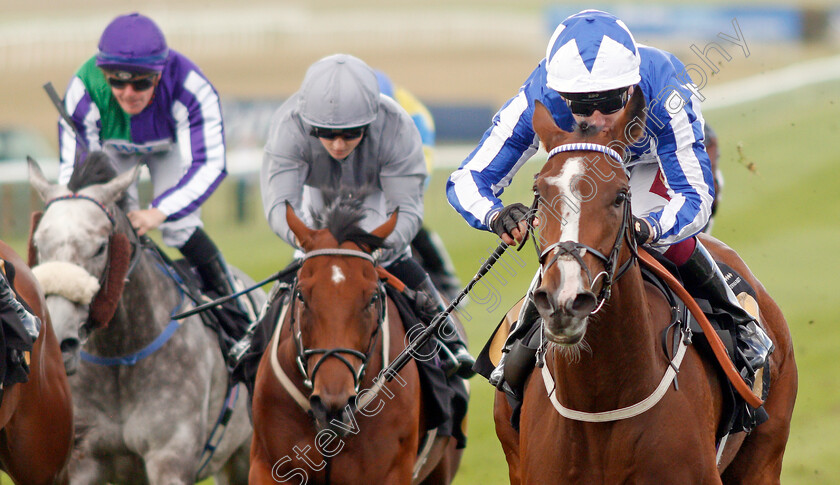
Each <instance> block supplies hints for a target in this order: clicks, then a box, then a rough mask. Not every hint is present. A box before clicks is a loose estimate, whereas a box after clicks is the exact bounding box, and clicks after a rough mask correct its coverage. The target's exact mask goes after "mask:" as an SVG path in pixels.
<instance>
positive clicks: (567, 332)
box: [543, 317, 589, 347]
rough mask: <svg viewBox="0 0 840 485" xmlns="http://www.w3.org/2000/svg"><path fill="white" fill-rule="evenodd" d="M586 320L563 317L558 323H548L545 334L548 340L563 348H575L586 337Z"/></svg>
mask: <svg viewBox="0 0 840 485" xmlns="http://www.w3.org/2000/svg"><path fill="white" fill-rule="evenodd" d="M588 320H589V319H588V317H586V318H575V317H561V318H560V319H558V320H556V321H550V322H546V324H545V331H544V332H543V333H544V335H545V338H546V340H548V341H549V342H551V343H554V344H557V345H560V346H562V347H574V346H575V345H577V344H579V343H580V342H581V341H582V340H583V337H584V335H586V324H587V322H588Z"/></svg>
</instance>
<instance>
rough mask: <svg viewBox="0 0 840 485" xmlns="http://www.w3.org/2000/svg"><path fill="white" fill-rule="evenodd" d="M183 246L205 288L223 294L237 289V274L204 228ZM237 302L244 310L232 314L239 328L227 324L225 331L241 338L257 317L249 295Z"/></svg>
mask: <svg viewBox="0 0 840 485" xmlns="http://www.w3.org/2000/svg"><path fill="white" fill-rule="evenodd" d="M180 250H181V253H182V254H183V255H184V257H185V258H186V259H187V261H189V263H190V265H191V266H192V267H193V268H195V270H196V272H197V273H198V276H199V277H200V278H201V283H202V285H203V289H204V290H205V291H213V292H215V293H216V294H218V295H219V296H220V297H223V296H228V295H232V294H233V293H235V292H236V290H235V288H236V286H235V284H234V279H233V275H232V274H231V272H230V269H229V268H228V265H227V263H226V262H225V259H224V258H223V257H222V253H221V252H220V251H219V248H217V247H216V244H215V243H213V241H212V240H211V239H210V237H209V236H208V235H207V233H206V232H204V230H203V229H201V228H198V229H196V230H195V232H194V233H193V235H192V236H190V239H189V240H188V241H187V243H186V244H184V246H183V247H181V249H180ZM233 302H234V306H235V308H236V312H237V313H240V315H232V316H233V320H235V323H236V327H237V328H226V329H225V331H226V332H227V333H228V336H229V337H231V338H232V339H234V340H239V339H241V338H242V336H243V335H244V334H245V333H246V332H247V327H249V326H250V324H251V322H253V321H254V320H255V319H256V315H254V312H253V311H252V310H251V305H250V301H247V297H245V296H240V297H238V298H235V299H234V300H233Z"/></svg>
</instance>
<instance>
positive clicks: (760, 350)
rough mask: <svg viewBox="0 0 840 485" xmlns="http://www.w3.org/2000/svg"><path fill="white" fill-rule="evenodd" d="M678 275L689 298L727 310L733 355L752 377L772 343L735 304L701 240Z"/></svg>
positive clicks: (747, 313)
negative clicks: (734, 335)
mask: <svg viewBox="0 0 840 485" xmlns="http://www.w3.org/2000/svg"><path fill="white" fill-rule="evenodd" d="M679 272H680V276H681V277H682V279H683V282H684V283H685V286H686V289H687V290H688V291H689V293H691V295H692V296H695V297H698V298H705V299H706V300H708V301H709V303H711V305H712V306H714V307H718V308H720V309H722V310H726V312H728V313H729V314H730V315H731V316H732V320H733V322H734V325H735V328H734V330H736V331H737V334H738V340H739V345H738V346H737V348H736V350H735V351H736V353H741V357H742V358H743V359H744V362H745V363H746V364H747V365H748V366H749V367H750V369H749V371H750V372H751V374H753V373H754V372H755V371H757V370H758V369H760V368H761V367H762V366H763V365H764V364H765V362H767V358H768V356H769V355H770V354H771V353H772V352H773V350H774V345H773V341H772V340H770V337H769V336H768V335H767V333H766V332H765V331H764V329H763V328H761V325H760V324H759V323H758V320H757V319H756V318H755V317H754V316H752V315H750V313H749V312H748V311H747V310H746V309H744V307H742V306H741V304H740V302H738V298H737V297H736V296H735V293H734V292H733V291H732V288H730V287H729V285H728V284H727V283H726V278H725V277H724V276H723V272H722V271H721V270H720V268H719V267H718V265H717V263H716V262H715V260H714V259H713V258H712V256H711V254H709V252H708V251H707V250H706V248H704V247H703V245H702V244H701V243H700V241H697V245H696V247H695V249H694V252H693V253H692V254H691V256H690V257H689V258H688V261H686V262H685V263H684V264H683V265H682V266H680V267H679Z"/></svg>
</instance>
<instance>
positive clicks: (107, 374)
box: [29, 160, 265, 484]
mask: <svg viewBox="0 0 840 485" xmlns="http://www.w3.org/2000/svg"><path fill="white" fill-rule="evenodd" d="M29 172H30V177H29V178H30V183H31V185H32V187H33V188H34V189H35V190H36V192H37V193H38V194H40V196H41V198H43V199H44V201H45V202H46V203H47V206H46V208H45V210H44V213H43V216H42V217H41V219H40V221H39V222H38V223H37V229H34V233H33V236H32V249H31V250H30V251H34V253H33V254H34V255H36V258H37V261H38V263H39V264H38V266H36V268H38V270H37V271H35V273H36V275H37V276H38V278H39V281H40V282H41V285H42V286H43V287H44V289H45V293H46V294H47V305H48V307H49V310H50V313H51V314H52V316H53V323H54V325H55V330H56V334H57V336H58V339H59V341H60V342H61V348H62V351H63V352H64V353H65V357H64V358H65V365H66V366H67V368H68V371H69V372H70V373H73V375H72V376H71V377H70V385H71V389H72V392H73V402H74V406H75V415H76V423H77V430H78V429H80V428H81V429H82V430H83V431H82V433H81V434H80V436H79V438H78V444H77V449H76V452H75V453H74V457H73V459H72V460H71V465H70V475H71V483H72V484H87V483H108V482H111V483H152V484H164V483H165V484H193V483H195V482H196V481H198V480H202V479H204V478H207V477H209V476H211V475H212V476H214V477H215V479H216V483H220V484H227V483H246V482H247V461H248V455H249V443H250V436H251V425H250V420H249V418H248V411H247V405H248V404H247V403H248V399H247V395H246V392H247V391H246V390H245V389H244V387H241V385H240V387H241V388H233V392H228V391H229V388H228V382H229V380H228V373H227V370H226V367H225V361H224V359H223V356H222V352H221V351H220V349H219V344H218V341H217V338H216V335H215V334H214V333H213V331H212V330H210V329H208V328H207V327H206V326H205V325H204V324H203V323H202V321H201V319H200V316H198V315H196V316H192V317H189V318H186V319H183V320H180V321H178V322H176V321H174V320H173V319H172V316H173V315H174V314H175V313H177V312H179V311H183V310H187V309H189V308H191V307H192V305H191V301H190V299H188V298H184V295H183V293H182V292H180V291H179V289H178V286H177V285H176V284H175V283H174V281H173V279H171V278H170V277H169V276H168V275H167V274H166V273H167V271H166V266H165V265H162V264H161V262H160V261H159V260H157V259H155V257H154V255H153V253H152V252H151V251H148V250H144V249H143V248H142V246H138V245H137V244H131V245H130V246H131V250H128V249H126V250H125V251H124V252H125V253H128V254H130V256H128V255H126V254H124V255H122V260H123V266H124V267H127V269H124V271H123V274H125V275H126V276H120V275H118V277H117V278H113V277H112V276H113V274H112V273H114V272H116V273H119V271H118V270H116V269H115V268H116V267H117V266H120V264H118V263H117V260H119V259H120V257H119V255H117V254H115V253H118V252H119V251H116V250H115V248H117V247H118V246H120V244H118V243H119V242H121V241H120V240H122V242H123V244H122V246H124V247H125V248H128V247H129V243H128V240H129V237H130V236H132V235H133V232H132V231H131V230H130V226H129V223H128V219H127V218H126V217H125V212H124V211H123V208H121V207H120V206H119V205H118V204H117V201H119V200H120V199H121V197H122V195H123V193H124V191H125V190H126V188H128V187H129V185H131V184H132V183H133V182H134V180H135V178H136V177H137V174H138V170H133V171H130V172H126V173H124V174H121V175H118V176H116V177H113V178H112V179H110V181H106V182H104V183H96V184H94V185H90V186H87V187H84V188H82V189H79V190H78V191H77V192H75V193H73V192H71V191H70V190H69V189H68V188H67V187H66V186H62V185H56V184H52V183H50V182H48V181H47V180H46V178H45V177H44V175H43V173H42V171H41V169H40V167H39V166H38V165H37V163H35V162H34V161H32V160H30V165H29ZM135 242H136V239H135ZM126 260H130V264H124V263H125V262H126ZM103 275H104V276H103ZM237 275H238V277H239V278H240V280H241V281H243V283H245V284H248V283H250V282H252V281H251V280H250V279H247V278H246V277H245V276H244V275H243V274H242V273H241V272H238V271H237ZM122 284H124V287H123V288H122V291H121V292H119V293H120V294H117V295H114V294H111V295H109V296H107V297H104V298H101V294H102V293H103V292H106V293H107V291H108V290H109V289H110V291H112V293H113V291H114V289H115V288H116V289H117V290H118V289H119V288H120V287H121V285H122ZM255 297H256V298H254V299H255V300H256V301H255V303H257V304H258V306H255V307H256V308H260V307H261V306H262V305H263V303H264V301H265V295H264V293H263V292H262V291H257V292H255ZM109 298H110V299H112V300H113V301H112V305H111V306H112V308H111V310H110V312H109V311H107V310H106V311H105V312H104V314H106V315H107V314H108V313H112V315H113V317H110V316H108V317H106V318H108V320H107V321H105V322H99V323H100V324H102V325H101V326H100V327H99V328H93V329H92V328H90V327H91V325H90V323H86V322H90V321H94V319H92V318H90V317H92V316H93V315H95V314H99V315H100V317H99V318H100V319H102V317H101V315H102V314H103V312H102V307H103V306H104V307H107V306H108V301H107V300H108V299H109ZM94 327H96V325H94ZM167 337H168V338H167ZM165 338H166V339H165ZM164 339H165V340H164ZM162 340H164V341H165V343H163V345H160V342H161V341H162ZM157 346H159V347H160V348H158V349H156V350H155V347H157ZM80 353H81V354H82V355H83V356H88V359H84V358H83V359H82V361H81V362H79V358H78V357H79V355H80ZM90 356H95V357H94V360H95V359H99V360H101V361H102V362H98V363H91V362H89V360H90ZM125 356H130V357H129V358H128V359H127V360H128V362H125V361H120V360H119V358H120V357H123V358H125ZM115 360H116V361H117V362H116V363H115V362H114V361H115ZM124 360H125V359H124ZM132 360H136V363H132V362H131V361H132ZM73 371H75V372H73ZM236 392H238V399H236V400H235V404H232V403H233V402H234V397H236ZM226 407H229V408H230V409H232V417H231V419H230V420H229V422H228V423H227V426H226V427H217V426H216V423H218V422H219V418H220V416H221V414H222V412H223V411H224V409H225V408H226ZM214 430H215V433H214ZM211 434H212V435H213V436H214V437H215V438H218V437H219V436H220V435H221V436H222V438H221V441H220V442H218V443H215V440H214V444H215V445H216V449H215V453H214V454H212V459H209V458H208V453H204V452H203V451H204V448H205V444H206V443H207V442H208V439H209V438H210V436H211ZM208 459H209V461H208ZM203 461H204V462H206V465H204V466H202V462H203ZM199 469H201V473H199Z"/></svg>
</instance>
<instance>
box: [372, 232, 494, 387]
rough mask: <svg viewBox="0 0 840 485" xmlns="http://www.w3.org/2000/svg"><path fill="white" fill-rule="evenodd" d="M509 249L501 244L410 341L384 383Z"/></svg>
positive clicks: (391, 377)
mask: <svg viewBox="0 0 840 485" xmlns="http://www.w3.org/2000/svg"><path fill="white" fill-rule="evenodd" d="M507 248H508V244H507V243H506V242H504V241H502V242H500V243H499V246H498V247H496V250H495V251H493V254H491V255H490V257H489V258H487V261H485V262H484V264H482V265H481V268H479V269H478V272H477V273H476V274H475V276H473V278H472V280H470V282H469V283H467V286H466V287H465V288H464V289H463V290H461V292H460V293H458V296H456V297H455V299H454V300H452V301H451V302H450V303H449V306H447V307H446V309H445V310H444V311H442V312H440V313H438V314H437V315H436V316H435V318H434V319H432V322H431V323H430V324H429V326H428V327H426V328H425V329H424V330H423V331H422V332H420V333H419V334H418V335H417V337H416V338H414V340H412V341H410V342H409V344H408V345H407V346H406V348H405V349H404V350H403V351H402V352H400V354H399V355H398V356H397V357H396V358H395V359H394V360H393V361H392V362H391V363H390V364H389V365H388V367H386V368H385V369H383V370H382V379H383V380H384V382H390V381H391V380H393V379H394V376H395V375H396V374H397V373H398V372H399V371H400V370H401V369H402V368H403V367H405V365H406V364H407V363H408V362H409V361H410V360H411V359H413V358H414V355H415V354H416V353H417V351H418V350H419V349H420V347H422V346H423V344H425V343H426V342H428V341H429V339H431V338H432V336H433V334H434V333H435V331H437V328H438V327H439V326H440V325H441V324H442V323H443V322H444V321H445V320H446V318H447V317H449V314H450V313H452V312H453V311H454V310H455V308H456V307H457V306H458V304H459V303H461V300H463V299H464V298H465V297H466V296H467V294H468V293H469V292H470V291H471V290H472V288H473V286H475V284H476V283H478V280H480V279H481V278H483V277H484V275H486V274H487V272H488V271H490V268H492V267H493V265H494V264H496V261H498V260H499V258H500V257H502V254H503V253H504V252H505V250H506V249H507ZM384 382H383V383H384Z"/></svg>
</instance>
